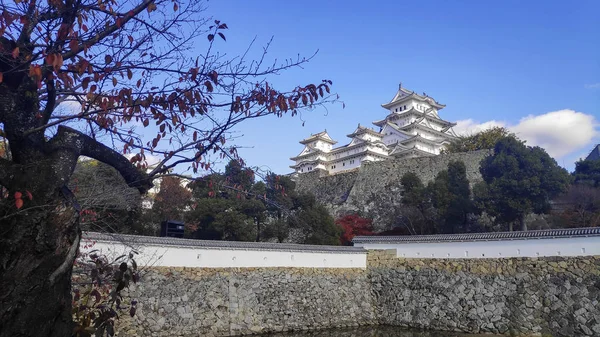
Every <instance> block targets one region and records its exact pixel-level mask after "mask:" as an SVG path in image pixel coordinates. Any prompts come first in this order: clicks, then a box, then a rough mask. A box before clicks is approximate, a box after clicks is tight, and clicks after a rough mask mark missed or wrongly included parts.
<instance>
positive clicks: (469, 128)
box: [453, 119, 506, 136]
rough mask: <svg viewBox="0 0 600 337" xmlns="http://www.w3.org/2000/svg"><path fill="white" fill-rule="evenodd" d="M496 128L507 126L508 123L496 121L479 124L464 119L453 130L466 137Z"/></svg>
mask: <svg viewBox="0 0 600 337" xmlns="http://www.w3.org/2000/svg"><path fill="white" fill-rule="evenodd" d="M496 126H506V123H504V122H501V121H496V120H491V121H487V122H484V123H478V122H476V121H474V120H472V119H463V120H460V121H458V122H456V126H455V127H454V128H453V129H454V132H456V133H458V134H459V135H465V136H466V135H471V134H474V133H477V132H480V131H483V130H487V129H491V128H493V127H496Z"/></svg>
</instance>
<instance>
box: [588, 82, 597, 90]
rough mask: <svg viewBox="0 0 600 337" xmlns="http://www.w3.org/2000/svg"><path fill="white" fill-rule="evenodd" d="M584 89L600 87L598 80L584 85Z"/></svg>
mask: <svg viewBox="0 0 600 337" xmlns="http://www.w3.org/2000/svg"><path fill="white" fill-rule="evenodd" d="M584 87H585V88H586V89H600V82H598V83H592V84H586V85H584Z"/></svg>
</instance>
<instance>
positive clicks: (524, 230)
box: [519, 215, 527, 232]
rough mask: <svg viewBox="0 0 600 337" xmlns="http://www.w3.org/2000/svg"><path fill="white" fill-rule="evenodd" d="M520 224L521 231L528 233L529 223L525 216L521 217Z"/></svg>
mask: <svg viewBox="0 0 600 337" xmlns="http://www.w3.org/2000/svg"><path fill="white" fill-rule="evenodd" d="M519 222H520V223H521V230H522V231H523V232H527V223H526V222H525V215H521V216H520V217H519Z"/></svg>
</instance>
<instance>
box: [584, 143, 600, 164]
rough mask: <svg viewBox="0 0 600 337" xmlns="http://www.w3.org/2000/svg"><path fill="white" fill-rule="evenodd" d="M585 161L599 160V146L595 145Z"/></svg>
mask: <svg viewBox="0 0 600 337" xmlns="http://www.w3.org/2000/svg"><path fill="white" fill-rule="evenodd" d="M585 160H600V144H598V145H596V146H595V147H594V148H593V149H592V152H590V154H588V156H587V157H585Z"/></svg>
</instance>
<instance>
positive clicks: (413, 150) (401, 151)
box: [390, 144, 435, 157]
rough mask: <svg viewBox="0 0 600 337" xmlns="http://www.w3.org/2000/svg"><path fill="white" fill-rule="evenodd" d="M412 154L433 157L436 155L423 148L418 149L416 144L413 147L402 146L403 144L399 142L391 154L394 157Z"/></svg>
mask: <svg viewBox="0 0 600 337" xmlns="http://www.w3.org/2000/svg"><path fill="white" fill-rule="evenodd" d="M411 154H416V155H418V156H420V157H433V156H435V155H434V154H433V153H431V152H427V151H423V150H421V149H418V148H417V147H416V145H415V146H413V147H409V148H406V146H402V145H401V144H398V145H397V146H396V147H395V148H394V149H393V150H392V151H391V152H390V156H394V157H404V156H407V155H411Z"/></svg>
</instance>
